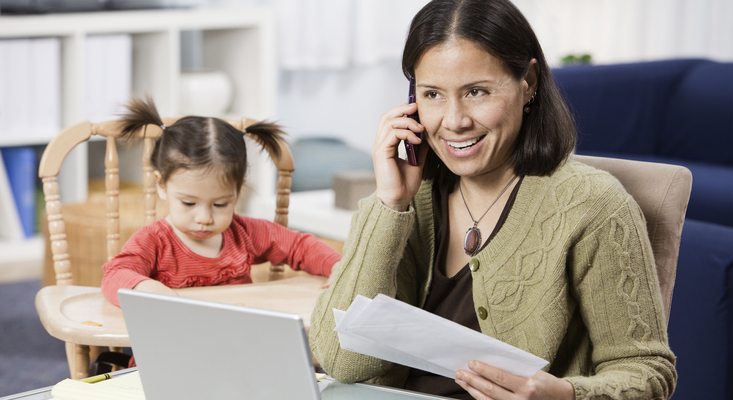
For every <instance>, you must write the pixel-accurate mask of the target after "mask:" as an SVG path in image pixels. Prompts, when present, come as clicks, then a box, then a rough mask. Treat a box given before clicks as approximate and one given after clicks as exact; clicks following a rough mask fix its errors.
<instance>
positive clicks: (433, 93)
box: [425, 92, 438, 99]
mask: <svg viewBox="0 0 733 400" xmlns="http://www.w3.org/2000/svg"><path fill="white" fill-rule="evenodd" d="M425 97H427V98H429V99H434V98H436V97H438V93H437V92H425Z"/></svg>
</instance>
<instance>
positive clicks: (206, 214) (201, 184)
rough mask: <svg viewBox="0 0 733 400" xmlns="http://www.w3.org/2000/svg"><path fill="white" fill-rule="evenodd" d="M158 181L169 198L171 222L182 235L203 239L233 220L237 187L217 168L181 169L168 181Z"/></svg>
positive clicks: (224, 227)
mask: <svg viewBox="0 0 733 400" xmlns="http://www.w3.org/2000/svg"><path fill="white" fill-rule="evenodd" d="M156 177H158V178H159V174H158V173H157V172H156ZM158 182H159V183H158V195H159V196H160V198H162V199H163V200H165V201H167V202H168V213H169V214H168V216H169V222H170V223H171V225H172V226H173V227H174V228H175V229H176V230H177V231H178V232H176V233H177V234H178V235H179V236H180V235H181V234H182V235H184V236H185V237H186V238H188V239H190V240H194V241H196V242H199V243H201V242H205V241H206V240H207V239H212V238H215V237H217V235H219V234H221V233H222V232H224V230H225V229H227V228H228V227H229V225H230V224H231V222H232V217H233V215H234V205H235V203H236V202H237V188H236V186H235V185H233V184H228V183H224V182H223V180H222V179H221V178H220V176H219V175H218V174H217V173H216V171H212V170H206V169H200V170H185V169H179V170H178V171H175V172H174V173H173V174H172V175H171V176H170V178H169V179H168V181H167V182H165V183H161V180H160V179H158Z"/></svg>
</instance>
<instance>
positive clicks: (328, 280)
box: [321, 272, 334, 289]
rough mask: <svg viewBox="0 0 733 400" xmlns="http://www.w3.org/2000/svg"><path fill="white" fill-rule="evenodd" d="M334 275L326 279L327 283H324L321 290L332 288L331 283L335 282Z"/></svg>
mask: <svg viewBox="0 0 733 400" xmlns="http://www.w3.org/2000/svg"><path fill="white" fill-rule="evenodd" d="M333 277H334V274H333V272H331V275H329V276H328V279H326V281H325V282H323V285H321V289H328V288H329V287H330V286H331V283H332V282H333Z"/></svg>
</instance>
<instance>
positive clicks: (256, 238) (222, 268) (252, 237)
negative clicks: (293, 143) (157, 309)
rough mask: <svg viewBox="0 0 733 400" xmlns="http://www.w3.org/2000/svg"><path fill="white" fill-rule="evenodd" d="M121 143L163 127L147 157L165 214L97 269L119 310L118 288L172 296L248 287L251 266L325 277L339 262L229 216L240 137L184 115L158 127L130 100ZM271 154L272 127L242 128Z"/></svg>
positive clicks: (317, 247) (153, 113) (152, 112)
mask: <svg viewBox="0 0 733 400" xmlns="http://www.w3.org/2000/svg"><path fill="white" fill-rule="evenodd" d="M122 121H123V137H130V136H131V135H132V134H133V133H134V132H135V131H136V130H137V129H139V128H141V127H143V126H145V125H147V124H155V125H158V126H160V127H161V128H162V129H163V134H162V135H161V137H160V138H159V139H158V140H157V141H156V143H155V147H154V149H153V153H152V156H151V161H152V164H153V166H154V168H155V179H156V181H157V190H158V195H159V196H160V198H161V199H163V200H165V201H167V202H168V208H169V213H168V215H167V216H166V217H165V218H164V219H161V220H159V221H156V222H154V223H152V224H150V225H147V226H145V227H143V228H141V229H140V230H139V231H137V232H136V233H135V234H134V235H132V237H131V238H130V240H128V241H127V243H125V245H124V247H123V248H122V251H121V252H120V253H119V254H118V255H116V256H115V257H114V258H113V259H112V260H110V261H109V262H107V263H106V264H105V265H104V266H103V267H102V268H103V270H104V277H103V279H102V293H103V294H104V296H105V297H106V298H107V300H109V301H110V302H111V303H112V304H114V305H117V306H119V302H118V300H117V290H119V289H120V288H128V289H133V288H134V289H137V290H145V291H151V292H158V293H168V294H175V292H174V291H173V290H172V289H171V288H183V287H190V286H210V285H231V284H241V283H251V282H252V278H251V277H250V267H251V266H252V264H258V263H263V262H265V261H270V262H272V263H274V264H279V263H282V262H285V263H287V264H288V265H290V267H291V268H293V269H294V270H304V271H306V272H308V273H311V274H317V275H323V276H329V275H330V273H331V267H332V266H333V265H334V264H335V263H336V262H337V261H339V260H340V259H341V256H340V255H339V254H338V253H337V252H336V251H334V250H332V249H331V248H330V247H328V246H327V245H326V244H324V243H323V242H321V241H319V240H318V239H316V237H315V236H313V235H309V234H302V233H299V232H295V231H292V230H289V229H287V228H284V227H282V226H280V225H277V224H275V223H273V222H269V221H265V220H260V219H254V218H248V217H244V216H240V215H236V214H235V213H234V205H235V204H236V202H237V197H238V196H239V192H240V189H241V187H242V184H243V182H244V177H245V174H246V170H247V159H246V149H245V144H244V133H243V132H242V131H239V130H237V129H235V128H234V127H232V126H231V125H229V124H228V123H226V122H224V121H222V120H219V119H216V118H205V117H184V118H181V119H180V120H178V121H177V122H176V123H175V124H173V125H171V126H165V125H163V121H162V120H161V118H160V116H159V115H158V111H157V109H156V107H155V104H154V103H153V101H152V100H151V99H150V98H148V99H147V102H145V101H143V100H141V99H137V98H133V100H132V101H131V102H130V104H129V105H128V111H127V112H126V113H125V114H124V115H123V117H122ZM246 131H247V132H249V133H251V134H254V135H255V136H256V138H257V139H258V142H260V143H262V144H263V146H265V147H266V148H268V149H269V150H273V151H274V154H276V155H278V156H279V147H278V146H277V141H276V140H277V139H278V138H279V137H280V135H281V134H282V132H281V131H280V128H279V126H277V125H274V124H269V123H258V124H254V125H252V126H250V127H248V128H247V130H246Z"/></svg>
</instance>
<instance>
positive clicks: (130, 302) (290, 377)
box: [119, 289, 320, 400]
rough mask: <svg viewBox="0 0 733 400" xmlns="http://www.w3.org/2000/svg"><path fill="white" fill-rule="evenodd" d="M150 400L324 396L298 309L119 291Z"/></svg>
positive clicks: (314, 397) (146, 393)
mask: <svg viewBox="0 0 733 400" xmlns="http://www.w3.org/2000/svg"><path fill="white" fill-rule="evenodd" d="M119 299H120V305H121V307H122V312H123V316H124V319H125V323H126V325H127V331H128V334H129V335H130V343H131V345H132V351H133V354H134V355H135V360H136V363H137V366H138V369H139V371H140V378H141V381H142V384H143V390H144V391H145V397H146V398H147V399H148V400H157V399H174V398H175V399H207V398H208V399H213V398H216V399H244V398H247V399H272V400H277V399H288V400H291V399H304V400H311V399H313V400H316V399H320V394H319V391H318V386H317V382H316V379H315V375H314V368H313V362H312V359H311V353H310V348H309V347H308V340H307V337H306V334H305V329H304V327H303V321H302V319H301V317H300V316H299V315H297V314H288V313H283V312H277V311H269V310H262V309H256V308H250V307H243V306H237V305H231V304H224V303H216V302H210V301H203V300H197V299H189V298H183V297H177V296H167V295H160V294H154V293H146V292H140V291H135V290H127V289H121V290H120V291H119Z"/></svg>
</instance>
